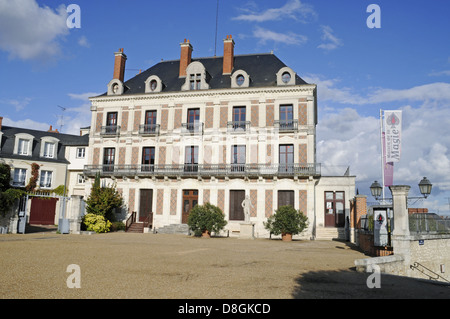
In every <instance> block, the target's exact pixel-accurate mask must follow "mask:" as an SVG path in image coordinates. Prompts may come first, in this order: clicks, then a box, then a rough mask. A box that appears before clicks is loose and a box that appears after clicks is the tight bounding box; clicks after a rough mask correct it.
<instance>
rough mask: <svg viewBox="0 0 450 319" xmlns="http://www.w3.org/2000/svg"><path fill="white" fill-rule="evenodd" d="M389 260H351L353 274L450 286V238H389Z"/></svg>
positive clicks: (381, 258) (446, 235) (424, 236)
mask: <svg viewBox="0 0 450 319" xmlns="http://www.w3.org/2000/svg"><path fill="white" fill-rule="evenodd" d="M392 246H393V248H394V254H393V255H392V256H384V257H374V258H365V259H358V260H355V266H356V270H357V271H360V272H367V271H372V266H373V265H377V266H378V267H380V271H381V272H382V273H387V274H392V275H398V276H407V277H414V278H420V279H435V280H438V281H442V282H450V275H449V273H450V234H443V235H423V234H421V235H410V236H393V237H392Z"/></svg>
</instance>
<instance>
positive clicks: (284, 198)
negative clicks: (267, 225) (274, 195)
mask: <svg viewBox="0 0 450 319" xmlns="http://www.w3.org/2000/svg"><path fill="white" fill-rule="evenodd" d="M294 201H295V200H294V191H278V208H280V207H281V206H292V207H295V206H294Z"/></svg>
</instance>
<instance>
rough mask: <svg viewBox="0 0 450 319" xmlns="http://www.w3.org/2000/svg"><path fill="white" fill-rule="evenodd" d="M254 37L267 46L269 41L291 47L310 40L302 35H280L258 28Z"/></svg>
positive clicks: (291, 33) (288, 33)
mask: <svg viewBox="0 0 450 319" xmlns="http://www.w3.org/2000/svg"><path fill="white" fill-rule="evenodd" d="M253 36H254V37H255V38H258V39H259V41H260V42H261V43H262V44H265V43H266V42H267V41H274V42H279V43H284V44H289V45H302V44H304V43H306V42H307V41H308V38H307V37H306V36H304V35H301V34H296V33H293V32H287V33H278V32H274V31H271V30H267V29H264V28H261V27H257V28H256V29H255V30H254V31H253Z"/></svg>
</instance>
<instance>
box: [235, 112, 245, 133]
mask: <svg viewBox="0 0 450 319" xmlns="http://www.w3.org/2000/svg"><path fill="white" fill-rule="evenodd" d="M245 115H246V114H245V106H235V107H233V130H244V131H245Z"/></svg>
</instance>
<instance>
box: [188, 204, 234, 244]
mask: <svg viewBox="0 0 450 319" xmlns="http://www.w3.org/2000/svg"><path fill="white" fill-rule="evenodd" d="M226 224H227V221H226V220H225V215H224V214H223V213H222V210H221V209H220V208H219V207H217V206H214V205H212V204H210V203H206V204H205V205H197V206H195V207H194V208H193V209H192V210H191V212H190V213H189V218H188V225H189V227H190V228H191V230H192V231H193V232H194V234H195V236H200V235H201V234H202V233H204V232H205V231H208V232H209V233H212V232H215V233H217V232H219V231H221V230H222V229H223V228H224V227H225V225H226Z"/></svg>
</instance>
